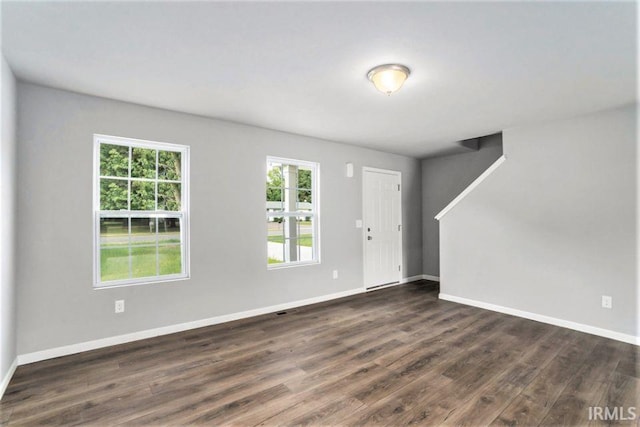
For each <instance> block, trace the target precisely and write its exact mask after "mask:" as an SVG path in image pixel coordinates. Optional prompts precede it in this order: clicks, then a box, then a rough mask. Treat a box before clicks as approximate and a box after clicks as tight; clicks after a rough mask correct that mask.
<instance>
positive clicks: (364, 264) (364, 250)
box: [362, 166, 406, 291]
mask: <svg viewBox="0 0 640 427" xmlns="http://www.w3.org/2000/svg"><path fill="white" fill-rule="evenodd" d="M365 172H376V173H384V174H388V175H393V176H397V177H398V185H399V186H400V188H399V193H400V203H399V205H400V206H399V208H398V211H399V212H398V214H399V216H400V218H399V220H400V224H399V226H400V230H399V231H400V236H399V239H400V242H399V244H398V248H399V252H400V253H399V254H398V259H399V262H400V269H399V270H398V283H397V284H401V283H406V282H403V281H402V280H403V277H402V275H403V274H404V262H403V255H402V242H403V239H402V235H403V234H404V226H403V223H402V188H403V186H402V172H400V171H393V170H389V169H379V168H372V167H370V166H363V167H362V218H363V220H364V217H365V214H364V212H365V200H364V197H365V189H364V186H365V179H364V174H365ZM366 228H367V227H366V224H365V223H364V222H363V224H362V288H363V289H364V290H365V291H367V290H373V288H375V289H384V288H388V287H390V286H394V285H393V284H391V285H387V286H376V285H373V286H372V287H369V288H367V284H366V283H365V282H364V279H365V277H366V274H365V270H366V268H367V232H366V231H365V229H366Z"/></svg>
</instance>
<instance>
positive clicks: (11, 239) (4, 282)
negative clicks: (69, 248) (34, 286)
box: [0, 56, 16, 381]
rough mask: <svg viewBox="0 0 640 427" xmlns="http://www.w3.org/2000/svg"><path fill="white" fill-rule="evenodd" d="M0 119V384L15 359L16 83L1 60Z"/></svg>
mask: <svg viewBox="0 0 640 427" xmlns="http://www.w3.org/2000/svg"><path fill="white" fill-rule="evenodd" d="M1 74H2V76H1V78H2V83H1V84H2V88H1V92H2V95H1V98H2V100H1V102H2V104H1V107H0V116H1V117H2V134H1V135H2V139H0V236H1V238H0V381H1V380H2V379H4V377H5V375H6V374H7V372H8V370H9V368H10V367H11V364H12V363H13V361H14V360H15V358H16V310H15V307H16V298H15V293H16V283H15V274H14V272H15V227H14V225H15V198H16V179H15V161H16V80H15V78H14V76H13V73H12V72H11V69H10V68H9V65H8V64H7V62H6V61H5V59H4V56H3V57H2V72H1Z"/></svg>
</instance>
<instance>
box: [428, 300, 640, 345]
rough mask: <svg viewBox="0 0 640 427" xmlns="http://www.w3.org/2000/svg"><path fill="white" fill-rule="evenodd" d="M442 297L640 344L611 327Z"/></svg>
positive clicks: (637, 339)
mask: <svg viewBox="0 0 640 427" xmlns="http://www.w3.org/2000/svg"><path fill="white" fill-rule="evenodd" d="M438 297H439V298H440V299H443V300H445V301H451V302H457V303H460V304H465V305H471V306H474V307H478V308H484V309H485V310H491V311H497V312H498V313H504V314H510V315H512V316H518V317H523V318H525V319H529V320H535V321H537V322H542V323H548V324H550V325H555V326H560V327H563V328H568V329H573V330H575V331H580V332H586V333H587V334H592V335H598V336H600V337H605V338H611V339H612V340H616V341H622V342H626V343H629V344H635V345H640V337H635V336H633V335H628V334H623V333H620V332H615V331H611V330H609V329H603V328H598V327H595V326H589V325H585V324H582V323H577V322H571V321H569V320H563V319H558V318H556V317H550V316H545V315H542V314H537V313H531V312H528V311H523V310H518V309H515V308H509V307H503V306H501V305H496V304H491V303H488V302H483V301H476V300H472V299H468V298H462V297H457V296H454V295H448V294H443V293H440V294H439V295H438Z"/></svg>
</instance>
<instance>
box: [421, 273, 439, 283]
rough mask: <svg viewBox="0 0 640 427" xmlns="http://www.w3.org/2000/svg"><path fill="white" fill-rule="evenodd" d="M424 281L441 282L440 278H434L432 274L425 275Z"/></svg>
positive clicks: (423, 276)
mask: <svg viewBox="0 0 640 427" xmlns="http://www.w3.org/2000/svg"><path fill="white" fill-rule="evenodd" d="M422 279H423V280H431V281H432V282H439V281H440V277H438V276H432V275H430V274H423V275H422Z"/></svg>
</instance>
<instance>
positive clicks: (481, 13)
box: [2, 1, 636, 157]
mask: <svg viewBox="0 0 640 427" xmlns="http://www.w3.org/2000/svg"><path fill="white" fill-rule="evenodd" d="M635 18H636V11H635V4H634V3H607V2H586V3H584V2H580V3H571V2H538V3H535V2H514V3H506V2H493V3H479V2H473V3H460V2H456V3H434V2H429V3H420V2H411V3H392V2H371V3H369V2H355V3H330V2H315V3H298V2H285V3H265V2H262V3H249V2H233V3H220V2H215V3H214V2H193V3H185V2H163V3H156V2H136V3H132V2H64V3H62V2H7V1H3V2H2V36H3V40H2V43H3V46H2V49H3V52H4V55H5V57H6V58H7V61H8V62H9V64H10V65H11V67H12V69H13V70H14V72H15V73H16V75H17V76H18V77H19V78H20V79H23V80H26V81H30V82H35V83H39V84H44V85H48V86H53V87H59V88H63V89H68V90H72V91H77V92H82V93H87V94H92V95H98V96H104V97H108V98H114V99H120V100H124V101H130V102H135V103H139V104H144V105H150V106H155V107H161V108H167V109H171V110H177V111H183V112H188V113H193V114H200V115H205V116H211V117H217V118H222V119H227V120H232V121H237V122H242V123H247V124H252V125H257V126H262V127H266V128H272V129H279V130H283V131H287V132H293V133H298V134H303V135H310V136H315V137H320V138H325V139H329V140H334V141H340V142H346V143H351V144H357V145H362V146H367V147H371V148H375V149H380V150H384V151H388V152H394V153H401V154H407V155H411V156H416V157H421V156H427V155H433V154H437V153H442V152H448V151H451V149H452V148H453V147H456V144H454V141H457V140H461V139H466V138H471V137H476V136H481V135H486V134H490V133H493V132H496V131H500V130H502V129H505V128H508V127H513V126H519V125H523V124H527V123H533V122H537V121H542V120H548V119H553V118H559V117H566V116H572V115H577V114H581V113H585V112H591V111H596V110H600V109H605V108H609V107H613V106H618V105H622V104H627V103H631V102H634V101H635V94H636V86H635V84H636V70H635V65H636V55H635V54H636V45H635V42H636V22H635ZM387 62H399V63H402V64H405V65H407V66H408V67H409V68H411V70H412V74H411V76H410V78H409V79H408V80H407V82H406V84H405V86H404V87H403V88H402V90H400V91H399V92H398V93H396V94H394V95H392V96H391V97H386V96H385V95H383V94H381V93H378V92H376V91H375V89H374V88H373V86H372V85H371V84H370V83H369V82H368V81H367V79H366V73H367V71H368V70H369V69H370V68H371V67H373V66H375V65H378V64H382V63H387Z"/></svg>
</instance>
